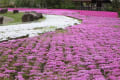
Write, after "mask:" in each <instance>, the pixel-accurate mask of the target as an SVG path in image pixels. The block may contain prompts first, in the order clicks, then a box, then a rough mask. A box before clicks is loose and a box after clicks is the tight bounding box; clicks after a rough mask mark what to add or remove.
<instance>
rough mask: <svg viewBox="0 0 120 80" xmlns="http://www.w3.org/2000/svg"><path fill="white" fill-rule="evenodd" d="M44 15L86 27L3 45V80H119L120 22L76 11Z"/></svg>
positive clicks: (0, 73)
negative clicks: (71, 19) (69, 19)
mask: <svg viewBox="0 0 120 80" xmlns="http://www.w3.org/2000/svg"><path fill="white" fill-rule="evenodd" d="M54 12H55V13H54ZM41 13H47V14H52V13H54V14H60V15H66V16H71V17H74V18H78V19H83V23H82V24H79V25H75V26H71V27H67V28H66V29H65V30H59V29H58V30H57V31H54V32H47V33H45V34H41V35H40V36H37V37H33V38H24V39H17V40H11V41H8V42H2V43H0V80H4V79H9V80H15V79H18V80H120V72H119V71H120V65H119V63H120V60H119V59H120V23H119V21H120V19H119V18H111V17H95V16H94V17H93V16H92V17H91V16H84V15H80V14H79V13H76V12H74V11H72V12H70V11H63V12H62V11H57V12H56V11H54V10H50V11H49V10H48V11H47V10H46V11H44V10H43V11H41ZM116 26H117V27H116Z"/></svg>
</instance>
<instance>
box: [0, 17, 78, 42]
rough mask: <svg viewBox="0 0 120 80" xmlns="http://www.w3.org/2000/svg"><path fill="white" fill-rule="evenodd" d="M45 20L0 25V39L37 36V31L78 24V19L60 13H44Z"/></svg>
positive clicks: (42, 31)
mask: <svg viewBox="0 0 120 80" xmlns="http://www.w3.org/2000/svg"><path fill="white" fill-rule="evenodd" d="M44 16H45V18H46V19H45V20H43V21H41V22H31V23H24V24H17V25H7V26H0V41H4V40H8V39H12V38H18V37H22V36H26V35H29V37H32V36H37V35H38V34H39V33H44V32H48V31H54V30H55V29H57V28H65V27H68V26H72V25H74V24H80V22H79V20H77V19H73V18H70V17H66V16H60V15H44Z"/></svg>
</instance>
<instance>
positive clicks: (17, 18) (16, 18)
mask: <svg viewBox="0 0 120 80" xmlns="http://www.w3.org/2000/svg"><path fill="white" fill-rule="evenodd" d="M23 14H24V13H23V12H19V13H17V14H13V12H7V13H5V14H0V16H6V17H9V18H13V19H14V20H13V21H11V22H9V23H8V24H12V23H21V22H22V19H21V18H22V16H23Z"/></svg>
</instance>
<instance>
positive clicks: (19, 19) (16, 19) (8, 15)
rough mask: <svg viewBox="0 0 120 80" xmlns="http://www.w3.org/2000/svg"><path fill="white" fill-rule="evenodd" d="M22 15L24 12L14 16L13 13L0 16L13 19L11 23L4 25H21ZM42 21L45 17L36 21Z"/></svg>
mask: <svg viewBox="0 0 120 80" xmlns="http://www.w3.org/2000/svg"><path fill="white" fill-rule="evenodd" d="M23 15H24V12H19V13H16V14H13V12H7V13H5V14H0V16H6V17H9V18H12V19H14V20H13V21H11V22H8V23H7V24H5V25H9V24H17V23H22V16H23ZM42 20H45V17H43V18H42V19H39V20H38V21H39V22H40V21H42Z"/></svg>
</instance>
